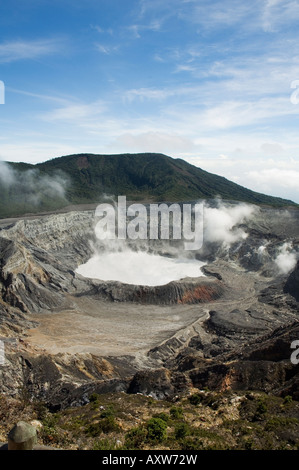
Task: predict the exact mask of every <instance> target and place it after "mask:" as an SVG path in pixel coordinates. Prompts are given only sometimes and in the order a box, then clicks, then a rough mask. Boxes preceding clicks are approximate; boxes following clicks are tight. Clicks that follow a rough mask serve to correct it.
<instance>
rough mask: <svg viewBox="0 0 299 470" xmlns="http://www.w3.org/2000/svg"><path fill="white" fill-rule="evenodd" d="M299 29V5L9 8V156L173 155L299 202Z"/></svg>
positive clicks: (13, 1) (271, 0)
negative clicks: (150, 153) (74, 154)
mask: <svg viewBox="0 0 299 470" xmlns="http://www.w3.org/2000/svg"><path fill="white" fill-rule="evenodd" d="M298 21H299V1H296V0H251V1H250V2H245V1H236V0H222V1H218V0H215V1H205V0H126V1H124V0H26V1H24V0H10V1H9V2H8V1H7V2H5V1H2V2H0V80H1V81H2V82H3V83H4V85H5V104H4V105H0V159H2V160H6V161H26V162H30V163H37V162H41V161H45V160H48V159H50V158H54V157H58V156H61V155H68V154H71V153H81V152H90V153H105V154H112V153H125V152H130V153H136V152H161V153H165V154H167V155H169V156H172V157H180V158H184V159H185V160H187V161H188V162H190V163H192V164H194V165H196V166H199V167H201V168H203V169H205V170H207V171H210V172H212V173H216V174H219V175H223V176H225V177H227V178H228V179H230V180H232V181H235V182H237V183H239V184H241V185H243V186H246V187H248V188H250V189H253V190H256V191H259V192H263V193H267V194H271V195H275V196H280V197H284V198H288V199H292V200H295V201H296V202H299V132H298V125H299V34H298ZM297 81H298V82H297ZM292 87H293V88H292ZM297 89H298V94H297ZM0 97H1V95H0Z"/></svg>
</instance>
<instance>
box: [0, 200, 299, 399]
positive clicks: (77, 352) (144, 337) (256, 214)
mask: <svg viewBox="0 0 299 470" xmlns="http://www.w3.org/2000/svg"><path fill="white" fill-rule="evenodd" d="M228 207H231V208H232V209H234V208H236V207H237V205H236V204H234V203H232V204H231V206H229V205H228ZM226 209H227V208H226ZM219 210H220V209H219ZM298 221H299V216H298V211H297V210H296V209H293V210H290V211H286V210H278V209H270V208H256V207H253V210H252V213H250V216H249V217H248V218H247V219H246V220H244V218H240V219H239V220H237V221H236V223H235V225H234V226H233V227H231V228H229V229H227V228H226V233H228V232H230V238H229V239H225V240H224V239H221V238H220V237H218V238H216V237H215V233H216V232H212V231H211V227H206V239H205V242H204V244H203V246H202V248H201V249H200V250H197V251H196V252H194V253H192V254H190V253H189V254H188V256H187V255H186V254H185V257H186V259H188V260H189V261H190V259H192V260H193V262H194V263H196V262H197V263H198V273H199V275H198V276H192V277H183V278H180V279H175V280H171V281H170V282H166V283H165V284H162V285H145V284H143V283H140V284H138V283H135V284H134V283H130V282H127V283H126V282H120V281H118V280H102V279H95V278H94V277H88V276H83V275H82V274H79V272H78V271H79V270H78V268H79V267H80V266H82V265H84V264H86V263H88V261H89V260H90V259H92V257H93V256H95V254H96V255H97V256H99V260H100V259H101V257H100V253H101V250H103V246H100V245H99V241H98V240H97V238H96V236H95V230H94V228H95V221H94V211H93V210H84V211H83V210H71V211H70V212H66V213H57V214H50V215H41V216H28V217H23V218H21V219H16V220H12V219H7V220H2V221H1V223H0V254H1V266H0V288H1V299H2V300H1V303H0V322H1V323H0V328H1V333H0V334H1V338H0V339H1V340H2V341H3V342H4V345H5V361H6V364H5V367H1V368H0V376H1V377H0V378H1V392H3V393H7V394H11V395H14V394H16V393H17V391H18V390H20V389H22V387H26V389H27V390H28V391H29V393H30V395H31V396H32V397H34V398H38V399H42V400H43V401H45V402H46V403H48V404H49V406H50V407H52V408H57V407H66V406H71V405H76V404H83V403H85V402H86V400H88V394H90V393H91V392H92V391H97V392H102V391H115V390H118V391H119V390H123V391H126V392H127V391H133V392H141V393H150V394H152V396H155V397H158V398H159V397H161V396H172V395H175V394H176V393H179V392H180V391H182V390H188V388H190V387H193V386H197V385H196V384H198V383H200V384H202V380H201V379H199V371H201V374H202V377H203V376H205V374H208V368H212V369H209V371H210V372H209V373H210V376H209V377H210V379H209V380H210V383H213V384H215V383H216V384H217V386H220V387H221V386H222V385H221V384H222V383H225V381H226V380H227V379H226V377H227V374H230V373H231V370H230V368H229V367H228V366H227V368H222V369H221V373H220V372H219V370H220V369H219V367H218V366H219V364H224V363H226V362H227V361H228V359H227V357H228V355H229V354H233V352H236V351H239V353H240V354H239V356H238V357H242V353H241V350H242V348H243V347H244V345H245V344H246V345H247V344H249V343H250V344H252V345H254V344H258V343H256V342H258V340H259V339H260V338H262V337H265V338H266V337H267V338H268V336H269V337H270V336H271V335H272V336H273V334H274V333H273V332H275V331H279V329H281V328H291V330H290V331H293V330H292V328H295V327H297V326H296V325H297V322H298V302H297V300H298V299H297V298H296V295H297V294H296V295H294V290H295V291H296V293H297V289H296V288H294V282H295V283H296V281H293V280H294V279H297V278H296V275H297V274H296V273H297V272H298V265H297V266H295V265H293V266H292V269H291V270H289V271H286V270H285V268H284V265H283V261H286V260H287V259H288V260H289V259H290V258H291V257H292V259H295V258H296V257H298V251H299V248H298V247H299V243H298V242H299V239H298ZM218 232H219V230H218ZM218 232H217V233H218ZM213 234H214V235H213ZM232 234H234V236H232ZM104 249H105V250H107V247H104ZM126 249H128V250H131V252H134V253H138V252H143V253H152V254H154V255H155V256H158V257H159V256H160V257H161V259H162V258H163V259H164V260H165V259H166V258H167V259H178V258H179V256H181V253H182V251H181V246H180V245H179V244H175V243H174V244H172V245H171V246H168V245H166V244H165V241H163V240H157V242H156V244H150V243H149V244H148V245H146V244H145V241H144V240H142V241H140V242H134V243H132V244H131V245H130V244H129V245H128V246H126ZM118 250H120V252H123V251H122V250H121V249H120V248H118ZM112 251H113V250H112ZM102 252H103V251H102ZM105 252H106V251H105ZM113 253H114V254H115V255H116V257H115V260H117V250H115V248H114V251H113ZM280 255H284V258H283V257H280V258H279V256H280ZM279 260H280V264H279V263H278V261H279ZM116 262H117V261H116ZM130 268H131V266H130V260H129V258H128V264H127V270H128V272H129V271H130ZM296 269H297V271H296ZM288 286H291V288H288ZM294 325H295V326H294ZM267 335H268V336H267ZM252 347H254V346H252ZM257 347H258V346H257ZM257 356H258V354H256V356H254V354H253V356H251V357H257ZM283 360H284V361H285V360H286V358H283ZM213 361H214V362H213ZM216 366H217V367H218V368H217V367H216ZM213 367H214V368H213ZM238 367H239V366H238ZM240 367H241V366H240ZM284 367H285V369H288V368H290V367H291V365H290V363H289V361H288V362H285V365H284ZM196 371H197V372H196ZM224 371H225V372H224ZM165 374H166V375H165ZM217 374H218V375H217ZM216 375H217V377H218V379H217V380H216V379H211V377H214V376H216ZM295 375H296V374H294V375H293V376H292V380H293V381H294V380H295V379H294V377H295ZM157 377H158V379H157ZM277 380H278V379H277ZM153 381H154V383H153ZM282 382H283V381H282ZM236 383H237V382H236ZM282 385H283V384H282V383H277V381H276V382H275V383H273V387H272V388H273V389H275V390H276V389H277V390H278V389H279V387H282ZM215 386H216V385H215ZM242 386H245V385H244V382H242V383H237V385H236V387H242ZM259 386H261V385H259ZM283 390H285V388H284V389H283Z"/></svg>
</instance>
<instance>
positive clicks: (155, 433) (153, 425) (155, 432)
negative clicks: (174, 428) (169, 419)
mask: <svg viewBox="0 0 299 470" xmlns="http://www.w3.org/2000/svg"><path fill="white" fill-rule="evenodd" d="M146 427H147V438H148V439H149V440H150V441H153V442H162V441H163V439H165V437H166V429H167V424H166V423H165V421H163V419H161V418H151V419H150V420H149V421H148V423H147V426H146Z"/></svg>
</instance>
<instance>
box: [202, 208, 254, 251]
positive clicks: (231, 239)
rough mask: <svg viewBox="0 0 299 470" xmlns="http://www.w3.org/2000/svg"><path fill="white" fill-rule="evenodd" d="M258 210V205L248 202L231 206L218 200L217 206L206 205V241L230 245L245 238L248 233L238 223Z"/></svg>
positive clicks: (225, 245)
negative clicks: (251, 204)
mask: <svg viewBox="0 0 299 470" xmlns="http://www.w3.org/2000/svg"><path fill="white" fill-rule="evenodd" d="M256 211H257V207H256V206H250V205H248V204H238V205H234V206H231V205H225V204H224V203H223V202H218V206H217V207H205V210H204V242H211V243H215V242H216V243H220V244H222V245H223V246H224V247H229V246H230V245H231V244H232V243H235V242H238V241H241V240H245V239H246V238H247V234H246V232H245V230H244V229H243V228H241V227H238V225H240V224H242V223H244V222H245V221H246V220H247V219H249V218H251V217H252V216H253V215H254V213H255V212H256Z"/></svg>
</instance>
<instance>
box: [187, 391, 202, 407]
mask: <svg viewBox="0 0 299 470" xmlns="http://www.w3.org/2000/svg"><path fill="white" fill-rule="evenodd" d="M201 400H202V397H201V395H199V394H198V393H194V394H193V395H191V397H189V401H190V403H191V405H195V406H196V405H199V403H200V402H201Z"/></svg>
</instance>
